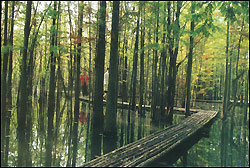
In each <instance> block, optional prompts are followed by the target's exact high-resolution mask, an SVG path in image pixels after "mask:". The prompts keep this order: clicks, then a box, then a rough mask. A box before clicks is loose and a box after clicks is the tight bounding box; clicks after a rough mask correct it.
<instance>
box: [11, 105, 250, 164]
mask: <svg viewBox="0 0 250 168" xmlns="http://www.w3.org/2000/svg"><path fill="white" fill-rule="evenodd" d="M64 102H65V100H62V103H61V104H62V109H63V110H62V111H61V119H60V121H59V128H58V134H57V137H55V140H54V146H56V148H54V149H53V152H52V157H53V159H52V160H53V161H52V166H66V165H67V161H68V160H69V159H70V158H68V157H69V152H71V157H72V151H69V145H71V150H72V144H69V143H68V142H69V141H68V139H69V137H70V127H69V121H70V120H69V115H68V114H69V109H70V107H69V104H68V102H65V104H64ZM195 108H202V109H207V110H218V111H220V110H221V104H211V103H210V104H208V103H196V104H195ZM44 109H45V115H44V121H43V122H42V123H41V118H39V113H40V107H39V105H38V104H36V103H34V104H33V112H32V118H33V120H32V123H33V128H32V141H31V142H32V144H31V149H30V150H31V152H32V166H34V167H35V166H44V162H45V151H46V150H45V141H46V135H47V133H46V130H47V119H46V118H47V114H46V109H47V107H44ZM15 110H16V109H15V108H13V112H14V113H12V118H11V132H10V150H9V163H8V165H9V166H17V147H18V146H17V139H16V128H17V122H16V112H15ZM105 112H106V107H105V106H104V113H105ZM81 113H82V114H81ZM88 113H89V114H91V113H92V106H90V109H89V108H88V104H87V103H83V102H82V103H81V105H80V117H81V116H82V118H80V119H79V127H78V153H77V163H76V166H80V165H82V164H83V163H85V162H86V161H89V160H90V152H91V151H90V144H91V140H90V131H89V130H90V125H91V124H90V122H89V120H88V118H87V116H88V115H87V114H88ZM243 114H244V113H243V108H241V107H236V111H235V116H234V124H235V126H234V132H233V141H234V145H230V144H229V143H228V144H227V146H228V156H227V162H228V163H227V164H228V166H234V167H235V166H240V167H241V166H243V165H244V164H243V160H244V159H245V166H247V167H248V166H249V116H248V120H247V125H248V126H247V127H245V128H243V123H242V121H243ZM248 114H249V108H248ZM127 115H128V110H126V109H118V111H117V141H116V147H117V148H118V147H121V146H123V145H126V144H128V143H130V142H132V141H136V140H138V139H140V138H142V137H144V136H147V135H149V134H151V133H152V132H155V131H157V130H160V129H163V128H165V127H166V126H164V125H159V126H155V125H154V124H152V123H151V119H150V112H149V111H146V118H142V117H140V116H138V115H137V114H135V115H134V119H133V120H131V121H134V122H133V123H134V125H133V126H131V127H130V130H129V131H128V130H127V129H128V127H127V126H128V125H127ZM131 116H133V115H131ZM183 119H184V115H180V114H176V115H174V121H173V124H177V123H180V122H181V121H182V120H183ZM230 120H231V118H230V117H229V122H228V123H230V122H231V121H230ZM41 125H43V126H41ZM221 125H222V121H221V120H220V119H219V118H218V119H217V120H216V121H215V122H214V124H213V125H212V126H211V129H210V136H209V138H202V139H201V140H200V141H198V143H196V144H195V145H193V146H192V147H191V148H190V149H189V150H188V151H187V155H186V157H185V158H186V164H184V165H186V166H191V167H193V166H209V167H210V166H220V165H221V163H220V149H221V146H222V145H226V144H221ZM43 127H44V128H43ZM131 128H132V130H131ZM229 129H230V124H229V126H228V131H229ZM245 129H246V130H245ZM244 131H246V139H244ZM131 132H132V133H133V136H131ZM128 133H129V134H128ZM228 138H230V136H228ZM103 143H105V142H104V141H103V142H102V154H104V149H103V146H105V145H103ZM244 149H245V151H244ZM244 152H245V155H244V156H243V154H244ZM244 157H245V158H244ZM183 160H184V157H180V158H179V159H178V160H177V162H175V163H174V164H173V165H171V166H176V167H179V166H183ZM159 165H160V166H169V165H168V164H167V163H162V162H161V163H153V164H152V166H159Z"/></svg>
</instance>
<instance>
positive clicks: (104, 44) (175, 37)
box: [1, 1, 249, 166]
mask: <svg viewBox="0 0 250 168" xmlns="http://www.w3.org/2000/svg"><path fill="white" fill-rule="evenodd" d="M107 67H109V70H110V71H109V85H108V94H107V105H106V107H105V106H104V105H103V79H104V72H105V70H106V69H107ZM84 71H86V72H88V75H89V77H90V80H89V85H88V91H89V100H90V101H91V102H93V112H91V114H88V115H87V119H88V121H89V120H90V121H91V124H90V125H89V122H88V127H87V128H88V129H87V130H88V131H87V134H90V136H89V137H90V140H91V145H90V148H91V159H92V158H95V157H96V156H97V155H100V154H101V145H102V141H101V137H102V135H103V134H104V135H105V136H107V137H111V138H113V139H115V140H116V138H117V137H116V127H117V126H116V118H117V108H118V107H117V101H121V102H128V103H129V113H128V118H127V119H128V123H129V126H130V127H131V128H130V129H133V127H134V123H135V121H134V120H133V115H135V113H136V112H137V110H136V104H138V105H139V108H138V115H140V116H142V117H145V109H144V105H151V111H150V113H151V119H152V121H154V122H155V123H156V124H157V123H160V122H164V123H165V122H166V123H172V120H173V114H174V110H173V107H174V106H177V105H180V106H181V107H184V108H185V115H186V116H189V115H190V108H192V107H193V106H194V105H195V102H196V100H201V99H203V100H221V101H222V102H223V110H222V112H221V114H220V115H221V119H222V120H223V121H224V120H225V122H226V120H227V117H228V116H229V115H231V116H232V117H234V115H235V114H234V109H235V105H236V103H237V101H241V102H242V103H245V102H248V101H249V99H248V94H249V88H248V87H249V77H248V76H249V2H248V1H100V2H97V1H90V2H85V1H52V2H49V1H46V2H43V1H1V166H8V165H10V158H11V163H12V165H14V163H13V162H14V161H13V160H15V159H13V158H15V157H16V162H15V164H16V166H32V165H33V164H34V161H33V159H32V158H33V157H34V156H32V151H34V150H41V151H44V152H43V153H41V155H43V156H39V157H40V160H39V164H40V165H43V166H57V165H58V163H59V161H58V160H57V155H58V154H57V150H60V149H59V148H57V144H58V143H59V142H61V141H63V142H64V143H65V144H67V145H68V151H65V152H66V154H67V156H65V157H66V158H67V166H76V159H77V151H78V148H79V145H78V139H80V138H81V132H79V131H78V128H79V122H78V119H79V116H80V113H81V110H80V109H81V108H83V105H81V101H80V97H81V91H80V90H81V89H80V87H81V86H80V75H81V74H82V73H83V72H84ZM231 100H232V101H233V103H230V101H231ZM89 107H90V105H89ZM104 108H106V110H105V111H106V112H105V114H104V110H103V109H104ZM34 109H37V110H36V112H35V110H34ZM65 109H66V110H65ZM230 110H231V111H232V112H231V113H229V111H230ZM247 110H248V109H247V108H246V110H245V111H244V115H245V118H244V121H243V122H244V123H245V125H246V123H247V122H248V123H249V118H247V115H249V114H247ZM232 122H233V121H232ZM226 124H228V123H226ZM226 124H225V125H223V128H222V137H221V142H222V143H225V141H226V138H225V137H227V134H228V131H227V130H228V129H227V128H228V127H229V125H226ZM234 129H235V128H234V123H231V124H230V133H231V134H233V130H234ZM34 130H37V133H38V134H37V135H36V136H37V139H36V140H35V139H33V134H34ZM89 130H90V131H89ZM59 134H64V138H63V139H59V138H58V135H59ZM10 139H12V140H13V139H14V140H16V143H17V144H10ZM131 139H133V135H131ZM33 141H39V143H38V144H39V145H40V148H39V149H37V148H34V146H33ZM87 143H88V142H87ZM87 143H86V144H87ZM13 146H17V147H16V149H17V151H16V152H15V156H11V155H10V154H9V151H10V150H12V151H13V150H14V147H13ZM86 146H87V145H86ZM113 149H114V148H113ZM226 150H227V149H224V148H221V166H227V164H226V161H225V160H226V158H225V153H226ZM106 152H109V150H107V151H106ZM36 164H38V163H36Z"/></svg>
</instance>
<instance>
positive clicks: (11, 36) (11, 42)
mask: <svg viewBox="0 0 250 168" xmlns="http://www.w3.org/2000/svg"><path fill="white" fill-rule="evenodd" d="M14 12H15V1H12V13H11V28H10V38H9V44H10V48H9V71H8V89H7V91H8V93H7V100H8V108H9V109H11V108H12V71H13V68H12V61H13V34H14ZM6 112H7V114H6V133H5V134H6V140H5V144H6V146H5V149H4V150H5V154H4V156H5V161H4V162H5V164H6V165H5V166H8V153H9V139H10V118H11V111H6Z"/></svg>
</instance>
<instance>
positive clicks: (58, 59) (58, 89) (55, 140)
mask: <svg viewBox="0 0 250 168" xmlns="http://www.w3.org/2000/svg"><path fill="white" fill-rule="evenodd" d="M60 7H61V4H60V1H59V2H58V14H57V26H56V27H57V30H56V40H55V44H56V46H57V47H58V48H60V38H59V37H60V35H59V33H58V32H59V22H60V12H61V11H60ZM60 56H61V51H60V49H59V53H58V56H57V62H58V64H57V78H56V79H57V96H56V125H55V132H54V135H55V136H54V156H53V165H57V164H56V154H57V152H56V151H57V134H58V130H59V128H58V127H59V122H60V100H61V90H62V85H63V81H62V80H61V79H60V76H61V65H60V64H61V58H60ZM65 94H66V92H65ZM65 97H66V96H65Z"/></svg>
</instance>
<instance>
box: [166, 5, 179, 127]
mask: <svg viewBox="0 0 250 168" xmlns="http://www.w3.org/2000/svg"><path fill="white" fill-rule="evenodd" d="M181 5H182V2H181V1H178V2H177V11H176V20H175V23H173V24H174V27H175V29H173V35H174V36H175V38H174V37H173V38H171V37H170V36H169V37H168V39H169V54H170V65H169V78H168V93H167V96H168V99H167V121H169V122H170V123H172V120H173V112H174V110H173V108H174V97H175V84H176V75H177V67H176V59H177V55H178V48H179V38H180V32H179V31H180V25H179V17H180V9H181ZM168 25H170V4H169V5H168ZM168 32H169V35H170V32H171V30H168ZM174 48H175V49H174Z"/></svg>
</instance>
